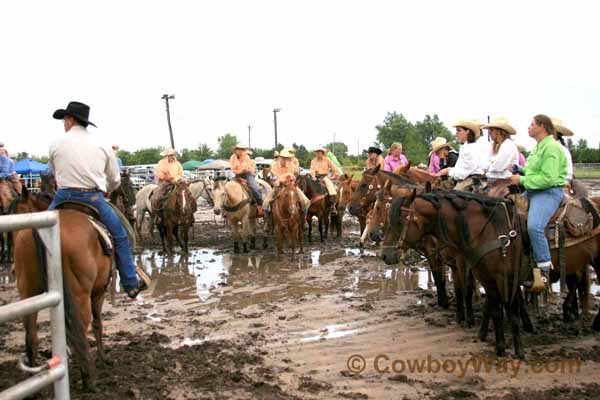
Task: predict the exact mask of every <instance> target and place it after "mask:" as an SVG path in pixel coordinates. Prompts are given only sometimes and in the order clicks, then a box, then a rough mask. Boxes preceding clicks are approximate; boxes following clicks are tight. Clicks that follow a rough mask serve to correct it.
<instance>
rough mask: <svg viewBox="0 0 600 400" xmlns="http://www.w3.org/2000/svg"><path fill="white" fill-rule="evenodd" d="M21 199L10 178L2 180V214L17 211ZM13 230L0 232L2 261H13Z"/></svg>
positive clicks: (0, 186)
mask: <svg viewBox="0 0 600 400" xmlns="http://www.w3.org/2000/svg"><path fill="white" fill-rule="evenodd" d="M18 200H19V195H18V193H17V192H16V191H15V190H14V188H13V185H12V183H11V181H10V180H8V179H1V180H0V214H1V215H8V214H14V213H15V206H16V204H17V201H18ZM12 250H13V232H2V233H0V252H1V254H0V262H5V263H10V262H11V261H12Z"/></svg>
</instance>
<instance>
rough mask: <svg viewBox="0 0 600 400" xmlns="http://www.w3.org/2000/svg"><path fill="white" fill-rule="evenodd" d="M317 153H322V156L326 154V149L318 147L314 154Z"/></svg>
mask: <svg viewBox="0 0 600 400" xmlns="http://www.w3.org/2000/svg"><path fill="white" fill-rule="evenodd" d="M317 151H321V152H323V154H327V149H326V148H325V147H323V146H320V147H318V148H317V149H316V150H315V153H316V152H317Z"/></svg>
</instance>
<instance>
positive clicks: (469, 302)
mask: <svg viewBox="0 0 600 400" xmlns="http://www.w3.org/2000/svg"><path fill="white" fill-rule="evenodd" d="M475 287H476V285H475V277H474V276H473V271H469V276H468V281H467V288H466V298H465V303H466V304H465V306H466V308H467V320H466V325H467V328H472V327H473V326H475V316H474V314H473V291H474V289H475Z"/></svg>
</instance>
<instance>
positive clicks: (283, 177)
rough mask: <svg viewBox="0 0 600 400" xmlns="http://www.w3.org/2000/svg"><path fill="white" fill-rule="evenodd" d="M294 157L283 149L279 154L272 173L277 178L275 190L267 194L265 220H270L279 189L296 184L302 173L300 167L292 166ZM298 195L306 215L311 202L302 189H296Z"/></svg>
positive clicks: (287, 150)
mask: <svg viewBox="0 0 600 400" xmlns="http://www.w3.org/2000/svg"><path fill="white" fill-rule="evenodd" d="M293 156H294V155H293V154H292V152H290V151H289V149H283V150H282V151H281V153H280V154H279V157H278V160H277V162H275V163H274V164H273V166H272V167H271V173H272V174H273V176H274V177H275V184H274V187H275V189H274V190H272V191H270V192H269V193H267V195H266V196H265V200H264V203H263V204H264V209H265V219H268V218H267V216H268V215H269V212H270V210H271V202H272V201H273V200H274V199H276V198H277V195H278V193H279V189H280V187H281V185H285V184H287V183H294V182H295V181H296V175H298V174H299V173H300V169H299V167H295V166H294V165H293V164H292V157H293ZM296 194H297V195H298V197H299V198H300V202H301V203H302V210H303V211H304V215H305V216H306V214H307V213H308V208H309V207H310V200H309V199H308V198H307V197H306V195H305V194H304V192H302V190H300V188H298V187H296Z"/></svg>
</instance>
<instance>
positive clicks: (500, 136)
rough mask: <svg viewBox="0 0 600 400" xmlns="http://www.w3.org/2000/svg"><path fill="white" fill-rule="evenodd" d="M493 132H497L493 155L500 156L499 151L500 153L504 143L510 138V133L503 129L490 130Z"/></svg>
mask: <svg viewBox="0 0 600 400" xmlns="http://www.w3.org/2000/svg"><path fill="white" fill-rule="evenodd" d="M492 131H495V132H496V134H495V135H494V139H493V140H494V143H493V144H492V153H494V154H498V151H500V146H502V143H504V141H505V140H507V139H508V138H509V137H510V133H508V132H506V131H505V130H504V129H501V128H490V133H491V132H492Z"/></svg>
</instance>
